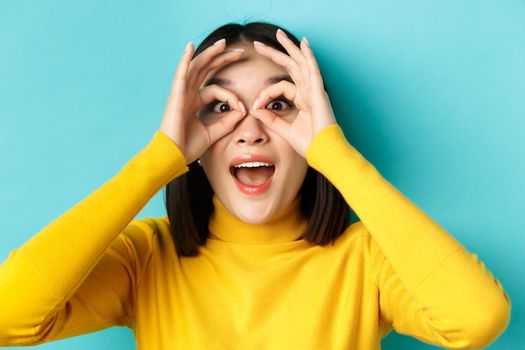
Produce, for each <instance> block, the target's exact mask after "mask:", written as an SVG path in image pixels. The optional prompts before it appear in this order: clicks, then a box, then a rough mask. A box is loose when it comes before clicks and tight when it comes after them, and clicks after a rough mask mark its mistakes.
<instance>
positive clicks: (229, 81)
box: [202, 47, 294, 87]
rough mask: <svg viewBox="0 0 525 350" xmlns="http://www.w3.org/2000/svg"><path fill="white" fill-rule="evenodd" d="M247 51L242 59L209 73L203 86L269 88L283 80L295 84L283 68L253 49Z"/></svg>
mask: <svg viewBox="0 0 525 350" xmlns="http://www.w3.org/2000/svg"><path fill="white" fill-rule="evenodd" d="M245 50H246V51H245V52H244V54H243V57H242V58H241V59H239V60H237V61H234V62H231V63H229V64H226V65H225V66H222V67H220V68H219V69H216V70H212V71H211V72H210V73H208V75H207V77H206V79H205V80H204V83H203V85H202V86H203V87H204V86H208V85H211V84H216V85H219V86H224V87H241V86H242V85H245V84H248V86H250V85H251V86H253V84H256V85H262V86H268V85H272V84H275V83H278V82H279V81H281V80H286V81H289V82H291V83H292V84H293V83H294V82H293V80H292V79H291V77H290V75H289V74H288V72H287V71H286V69H285V68H284V67H283V66H280V65H278V64H276V63H274V62H273V61H272V60H270V59H269V58H267V57H265V56H262V55H261V54H259V53H258V52H256V51H254V50H253V49H251V48H246V47H245ZM226 51H228V50H226Z"/></svg>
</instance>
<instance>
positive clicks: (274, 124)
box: [250, 108, 290, 140]
mask: <svg viewBox="0 0 525 350" xmlns="http://www.w3.org/2000/svg"><path fill="white" fill-rule="evenodd" d="M250 114H251V115H253V116H254V117H255V118H257V119H259V120H260V121H262V122H263V123H264V125H266V126H268V127H269V128H270V129H271V130H272V131H274V132H275V133H276V134H278V135H279V136H281V137H282V138H284V139H285V140H288V130H289V128H290V124H288V123H287V122H285V121H284V120H282V119H281V118H279V116H278V115H276V114H275V113H272V112H271V111H269V110H267V109H263V108H260V109H252V110H250Z"/></svg>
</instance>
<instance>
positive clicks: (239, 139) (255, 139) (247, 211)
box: [199, 46, 308, 224]
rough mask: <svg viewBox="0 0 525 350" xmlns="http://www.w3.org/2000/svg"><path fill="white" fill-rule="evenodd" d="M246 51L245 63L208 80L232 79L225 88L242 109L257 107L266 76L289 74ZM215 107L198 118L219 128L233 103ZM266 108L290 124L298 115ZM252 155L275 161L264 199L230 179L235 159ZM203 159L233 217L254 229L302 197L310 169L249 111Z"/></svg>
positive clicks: (278, 103)
mask: <svg viewBox="0 0 525 350" xmlns="http://www.w3.org/2000/svg"><path fill="white" fill-rule="evenodd" d="M244 48H245V51H244V53H243V57H242V59H240V60H239V61H236V62H234V63H231V64H230V65H228V66H226V67H224V68H221V69H219V70H217V71H214V72H211V73H210V74H209V77H208V78H211V77H218V78H222V79H227V80H230V81H231V82H232V84H231V85H229V86H227V87H226V88H227V89H228V90H229V91H231V92H233V93H234V94H235V95H236V97H237V98H238V99H239V101H240V102H242V104H243V105H245V106H252V105H253V103H254V102H255V100H256V99H257V98H258V97H259V95H260V93H261V92H262V91H263V90H264V89H265V88H266V87H268V84H265V80H266V78H267V77H271V76H276V75H287V74H288V72H287V71H286V69H285V68H284V67H282V66H280V65H278V64H276V63H274V62H273V61H272V60H270V59H269V58H267V57H265V56H263V55H261V54H259V53H258V52H257V51H255V49H253V48H251V46H247V47H244ZM208 78H207V79H208ZM207 79H206V80H207ZM211 107H212V110H209V109H208V108H203V109H202V110H201V111H200V112H199V117H200V118H201V120H202V121H203V122H204V123H205V124H212V123H215V122H216V121H217V120H219V119H220V118H222V117H223V116H224V114H225V113H228V112H225V111H227V110H230V107H229V105H228V102H218V103H215V104H214V105H212V106H211ZM265 107H266V108H267V109H269V110H272V111H273V113H275V114H277V115H278V116H279V117H280V118H282V119H283V120H286V121H288V122H291V121H293V120H294V119H295V117H296V116H297V109H296V108H295V106H294V105H293V104H288V103H287V102H286V101H284V100H279V99H274V100H272V101H270V102H268V104H267V105H266V106H265ZM221 108H222V110H221ZM247 153H258V154H264V155H267V156H270V157H271V158H272V159H274V160H275V174H274V177H273V180H272V184H271V186H270V188H269V189H268V191H266V192H265V193H263V194H260V195H256V196H253V195H246V194H244V193H242V192H241V191H240V190H239V189H238V188H237V186H236V185H235V183H234V181H233V179H232V176H231V175H230V167H229V164H230V162H231V160H232V159H233V158H235V157H237V156H240V155H242V154H247ZM200 160H201V164H202V167H203V170H204V172H205V173H206V176H207V178H208V180H209V181H210V184H211V186H212V188H213V191H214V192H215V194H216V195H217V197H218V198H219V200H220V201H221V203H222V204H223V205H224V206H225V207H226V208H227V209H228V211H229V212H230V213H232V214H234V215H235V216H237V217H238V218H239V219H241V220H242V221H244V222H247V223H251V224H259V223H264V222H267V221H269V220H271V219H272V218H274V217H276V216H278V215H279V214H280V213H281V212H282V211H283V210H285V209H286V208H287V207H288V206H289V205H290V203H291V202H292V201H293V200H294V198H295V197H296V196H297V194H298V192H299V189H300V188H301V185H302V184H303V181H304V178H305V175H306V172H307V170H308V164H307V162H306V160H305V159H304V158H303V157H302V156H301V155H299V154H298V153H297V152H296V151H295V150H294V148H293V147H292V146H291V145H290V144H289V143H288V141H286V140H285V139H284V138H282V137H281V136H280V135H279V134H277V133H276V132H275V131H273V130H271V129H270V128H269V127H268V126H266V125H265V124H264V123H263V122H262V121H261V120H259V119H257V118H256V117H255V116H254V115H253V114H251V113H250V112H248V113H247V115H246V116H245V117H244V118H243V119H242V120H241V121H239V122H238V123H237V125H236V126H235V128H234V130H233V131H232V132H231V133H229V134H228V135H226V136H224V137H223V138H221V139H220V140H218V141H217V142H215V143H214V144H213V145H211V146H210V147H209V148H208V149H207V150H206V151H205V152H204V153H203V155H202V156H201V157H200Z"/></svg>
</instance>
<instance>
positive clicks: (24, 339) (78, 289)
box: [0, 130, 188, 346]
mask: <svg viewBox="0 0 525 350" xmlns="http://www.w3.org/2000/svg"><path fill="white" fill-rule="evenodd" d="M186 171H188V167H187V166H186V160H185V158H184V155H183V154H182V152H181V151H180V149H179V148H178V147H177V145H176V144H175V143H174V142H173V141H171V139H170V138H169V137H168V136H166V135H165V134H164V133H162V132H161V131H160V130H157V131H156V132H155V134H154V136H153V137H152V139H151V140H150V142H149V143H148V144H147V145H146V147H144V148H143V149H142V150H141V151H140V152H138V153H137V154H136V155H135V156H134V157H133V158H132V159H131V160H130V161H128V162H127V163H126V164H125V165H124V167H123V168H122V169H121V170H120V171H119V172H118V173H117V174H116V175H115V176H114V177H113V178H111V179H110V180H109V181H107V182H106V183H104V184H103V185H102V186H101V187H99V188H98V189H96V190H95V191H94V192H93V193H91V194H89V195H88V196H87V197H85V198H84V199H83V200H82V201H80V202H79V203H78V204H76V205H75V206H73V207H72V208H71V209H69V210H68V211H66V212H65V213H64V214H62V215H61V216H60V217H58V218H57V219H55V220H54V221H53V222H51V223H50V224H49V225H47V226H46V227H45V228H44V229H42V230H41V231H40V232H38V233H37V234H36V235H34V236H33V237H32V238H31V239H29V240H28V241H27V242H25V243H24V244H23V245H22V246H21V247H19V248H17V249H14V250H13V251H11V253H10V254H9V256H8V257H7V259H6V260H5V261H4V262H3V263H2V264H1V265H0V300H1V302H0V346H12V345H15V346H20V345H36V344H40V343H43V342H47V341H51V340H57V339H61V338H66V337H72V336H75V335H80V334H83V333H89V332H93V331H97V330H100V329H104V328H107V327H110V326H113V325H128V326H130V323H131V322H132V320H131V315H132V313H133V311H134V310H133V298H134V288H135V287H136V283H138V282H139V280H140V278H141V272H142V271H143V269H144V265H145V264H146V260H147V259H148V254H150V253H151V247H150V246H149V245H150V242H148V239H147V234H148V232H147V231H148V225H147V224H146V219H145V220H133V218H134V217H135V215H137V213H138V212H139V211H140V210H141V209H142V208H143V207H144V206H145V205H146V203H147V202H148V201H149V200H150V199H151V198H152V197H153V196H154V195H155V194H156V193H157V192H158V191H159V190H160V189H161V188H162V187H163V186H165V185H166V184H167V183H169V182H170V181H171V180H173V179H174V178H175V177H177V176H179V175H181V174H183V173H185V172H186Z"/></svg>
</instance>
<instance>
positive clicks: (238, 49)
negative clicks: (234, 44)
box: [232, 48, 244, 52]
mask: <svg viewBox="0 0 525 350" xmlns="http://www.w3.org/2000/svg"><path fill="white" fill-rule="evenodd" d="M232 51H239V52H243V51H244V49H241V48H236V49H233V50H232Z"/></svg>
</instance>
